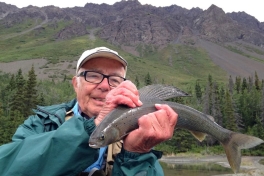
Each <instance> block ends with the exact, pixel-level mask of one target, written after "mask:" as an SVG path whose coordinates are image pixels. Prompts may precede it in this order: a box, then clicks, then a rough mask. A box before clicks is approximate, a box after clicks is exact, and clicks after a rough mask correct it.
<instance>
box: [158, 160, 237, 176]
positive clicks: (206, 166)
mask: <svg viewBox="0 0 264 176" xmlns="http://www.w3.org/2000/svg"><path fill="white" fill-rule="evenodd" d="M160 163H161V166H162V168H163V171H164V174H165V176H183V175H184V176H212V175H220V174H233V171H232V170H231V169H230V168H226V167H223V166H220V165H219V164H215V163H206V162H201V163H188V164H169V163H164V162H160Z"/></svg>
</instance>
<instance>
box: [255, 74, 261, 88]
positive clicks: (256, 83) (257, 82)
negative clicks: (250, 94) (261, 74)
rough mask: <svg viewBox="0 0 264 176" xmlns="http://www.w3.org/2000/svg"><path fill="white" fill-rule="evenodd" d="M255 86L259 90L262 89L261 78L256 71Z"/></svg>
mask: <svg viewBox="0 0 264 176" xmlns="http://www.w3.org/2000/svg"><path fill="white" fill-rule="evenodd" d="M255 88H256V89H257V90H260V85H259V78H258V74H257V72H256V71H255Z"/></svg>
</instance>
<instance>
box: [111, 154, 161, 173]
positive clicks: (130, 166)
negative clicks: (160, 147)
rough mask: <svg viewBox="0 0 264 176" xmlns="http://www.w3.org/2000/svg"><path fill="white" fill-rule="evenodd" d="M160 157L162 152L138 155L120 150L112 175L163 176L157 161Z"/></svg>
mask: <svg viewBox="0 0 264 176" xmlns="http://www.w3.org/2000/svg"><path fill="white" fill-rule="evenodd" d="M161 156H162V152H159V151H155V150H151V151H150V152H149V153H144V154H140V153H132V152H128V151H125V150H124V149H122V150H121V152H120V153H119V154H118V155H117V157H116V158H115V162H114V167H113V172H112V175H119V176H125V175H131V176H134V175H142V176H163V175H164V173H163V170H162V167H161V165H160V163H159V161H158V159H159V158H161Z"/></svg>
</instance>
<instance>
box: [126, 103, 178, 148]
mask: <svg viewBox="0 0 264 176" xmlns="http://www.w3.org/2000/svg"><path fill="white" fill-rule="evenodd" d="M156 108H157V111H156V112H153V113H149V114H147V115H144V116H142V117H141V118H139V120H138V125H139V128H138V129H136V130H134V131H132V132H131V133H129V134H128V136H127V137H126V138H125V139H124V149H125V150H127V151H130V152H137V153H146V152H149V151H150V150H151V149H152V148H153V147H154V146H155V145H157V144H159V143H161V142H163V141H165V140H168V139H170V138H171V137H172V136H173V131H174V127H175V125H176V123H177V119H178V114H177V113H175V111H174V110H173V109H171V108H170V107H169V106H168V105H160V104H156Z"/></svg>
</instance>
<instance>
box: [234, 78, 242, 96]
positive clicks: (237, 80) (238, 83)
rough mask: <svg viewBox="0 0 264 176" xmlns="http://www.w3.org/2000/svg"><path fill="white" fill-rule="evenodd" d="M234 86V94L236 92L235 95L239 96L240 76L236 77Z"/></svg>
mask: <svg viewBox="0 0 264 176" xmlns="http://www.w3.org/2000/svg"><path fill="white" fill-rule="evenodd" d="M235 85H236V87H235V89H236V92H237V94H239V93H240V89H241V77H240V76H239V77H236V82H235Z"/></svg>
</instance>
